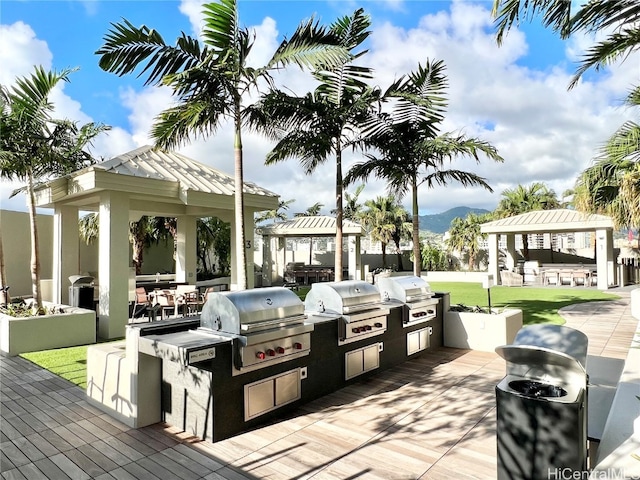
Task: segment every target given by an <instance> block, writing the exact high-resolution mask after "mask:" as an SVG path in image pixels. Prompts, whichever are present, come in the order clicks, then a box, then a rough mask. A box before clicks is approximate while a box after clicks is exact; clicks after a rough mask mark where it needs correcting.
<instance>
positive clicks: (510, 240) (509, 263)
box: [496, 233, 517, 283]
mask: <svg viewBox="0 0 640 480" xmlns="http://www.w3.org/2000/svg"><path fill="white" fill-rule="evenodd" d="M506 237H507V257H506V265H505V266H506V267H507V270H510V271H512V272H513V271H514V269H515V267H516V256H517V253H516V234H515V233H507V234H506ZM498 238H500V237H498ZM497 281H498V280H497V278H496V283H497Z"/></svg>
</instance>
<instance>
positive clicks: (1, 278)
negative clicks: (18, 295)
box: [0, 235, 11, 305]
mask: <svg viewBox="0 0 640 480" xmlns="http://www.w3.org/2000/svg"><path fill="white" fill-rule="evenodd" d="M10 300H11V297H10V296H9V289H8V287H7V273H6V272H5V269H4V251H3V249H2V235H0V305H7V304H8V303H9V301H10Z"/></svg>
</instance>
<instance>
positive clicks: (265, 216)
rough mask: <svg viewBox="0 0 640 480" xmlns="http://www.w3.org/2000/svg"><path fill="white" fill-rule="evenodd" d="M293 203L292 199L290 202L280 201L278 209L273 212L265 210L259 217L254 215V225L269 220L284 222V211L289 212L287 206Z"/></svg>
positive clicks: (293, 199) (285, 216)
mask: <svg viewBox="0 0 640 480" xmlns="http://www.w3.org/2000/svg"><path fill="white" fill-rule="evenodd" d="M295 201H296V199H295V198H292V199H291V200H280V201H279V202H278V208H276V209H274V210H267V211H264V212H261V213H260V214H259V215H256V218H255V220H254V221H255V223H256V225H257V224H259V223H263V222H266V221H269V220H274V221H278V220H280V221H284V220H286V219H287V218H288V217H287V214H286V210H289V205H291V204H292V203H293V202H295Z"/></svg>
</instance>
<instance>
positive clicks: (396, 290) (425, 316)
mask: <svg viewBox="0 0 640 480" xmlns="http://www.w3.org/2000/svg"><path fill="white" fill-rule="evenodd" d="M378 288H380V295H381V296H382V299H383V300H384V301H389V300H396V301H398V302H401V303H403V304H404V305H405V306H406V307H407V308H406V310H405V312H404V314H403V325H404V326H405V327H408V326H410V325H415V324H417V323H422V322H426V321H427V320H431V319H433V318H435V316H436V305H438V299H437V298H432V297H433V293H432V292H431V288H430V286H429V284H428V283H427V282H425V281H424V280H423V279H422V278H420V277H416V276H412V275H408V276H402V277H382V278H379V279H378Z"/></svg>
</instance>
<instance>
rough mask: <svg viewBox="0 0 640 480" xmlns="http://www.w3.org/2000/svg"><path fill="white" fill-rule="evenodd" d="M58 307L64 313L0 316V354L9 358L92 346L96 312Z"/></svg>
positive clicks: (94, 340)
mask: <svg viewBox="0 0 640 480" xmlns="http://www.w3.org/2000/svg"><path fill="white" fill-rule="evenodd" d="M60 307H61V308H62V309H63V310H64V312H65V313H56V314H54V315H38V316H34V317H21V318H17V317H10V316H9V315H4V314H0V354H1V355H4V356H10V357H12V356H15V355H19V354H21V353H26V352H36V351H39V350H49V349H52V348H61V347H73V346H76V345H87V344H89V343H95V342H96V312H94V311H93V310H86V309H84V308H78V307H69V306H67V305H61V306H60Z"/></svg>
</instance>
